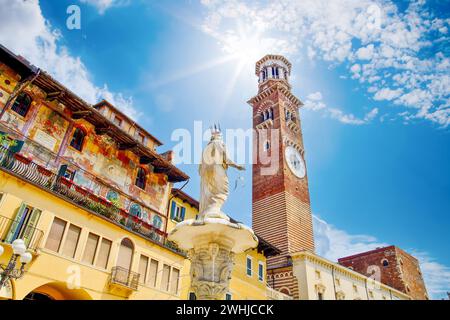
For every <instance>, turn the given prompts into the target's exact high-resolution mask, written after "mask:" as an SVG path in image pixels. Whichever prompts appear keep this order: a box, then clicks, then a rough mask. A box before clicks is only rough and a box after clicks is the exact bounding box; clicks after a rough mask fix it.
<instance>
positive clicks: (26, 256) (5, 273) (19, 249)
mask: <svg viewBox="0 0 450 320" xmlns="http://www.w3.org/2000/svg"><path fill="white" fill-rule="evenodd" d="M11 247H12V250H13V255H12V256H11V258H10V259H9V262H8V264H7V265H0V267H1V268H0V289H1V288H3V286H4V285H5V283H6V282H7V281H9V280H10V279H20V278H22V277H23V275H24V273H25V265H26V264H27V263H29V262H30V261H31V259H32V258H33V256H32V255H31V253H29V252H27V247H26V246H25V242H24V241H23V240H22V239H16V240H14V241H13V243H12V244H11ZM4 250H5V249H4V248H3V247H2V246H1V245H0V256H1V255H2V254H3V252H4ZM19 258H20V267H19V266H17V263H18V261H19Z"/></svg>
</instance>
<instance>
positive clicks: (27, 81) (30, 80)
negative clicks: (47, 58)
mask: <svg viewBox="0 0 450 320" xmlns="http://www.w3.org/2000/svg"><path fill="white" fill-rule="evenodd" d="M40 74H41V69H37V71H36V73H35V74H33V75H30V76H29V77H27V78H26V79H24V80H23V81H21V82H19V83H17V85H16V87H15V88H14V91H13V92H12V93H11V95H10V96H9V98H8V101H7V102H6V103H5V106H4V107H3V109H2V111H1V112H0V119H1V118H2V117H3V115H4V114H5V112H6V110H8V108H9V107H10V106H11V104H12V103H13V102H14V101H15V100H16V97H17V96H18V95H19V93H21V92H22V91H23V89H24V88H25V87H26V86H28V85H29V84H31V83H33V81H34V80H36V78H37V77H38V76H39V75H40Z"/></svg>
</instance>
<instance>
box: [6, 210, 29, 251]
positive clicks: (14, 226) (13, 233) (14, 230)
mask: <svg viewBox="0 0 450 320" xmlns="http://www.w3.org/2000/svg"><path fill="white" fill-rule="evenodd" d="M26 208H27V205H26V204H25V203H24V202H22V204H21V205H20V207H19V210H18V211H17V214H16V216H15V218H14V220H13V222H12V223H11V227H10V228H9V232H8V235H7V236H6V240H5V242H6V243H11V242H13V241H14V240H16V237H17V234H18V232H19V230H20V226H21V225H22V222H23V220H24V218H25V213H26Z"/></svg>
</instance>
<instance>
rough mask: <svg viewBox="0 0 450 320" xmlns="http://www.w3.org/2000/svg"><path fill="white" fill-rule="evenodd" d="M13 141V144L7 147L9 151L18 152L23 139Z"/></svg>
mask: <svg viewBox="0 0 450 320" xmlns="http://www.w3.org/2000/svg"><path fill="white" fill-rule="evenodd" d="M15 142H16V143H15V145H13V146H11V147H9V151H10V152H11V153H17V152H19V151H20V150H22V147H23V144H24V141H20V140H15Z"/></svg>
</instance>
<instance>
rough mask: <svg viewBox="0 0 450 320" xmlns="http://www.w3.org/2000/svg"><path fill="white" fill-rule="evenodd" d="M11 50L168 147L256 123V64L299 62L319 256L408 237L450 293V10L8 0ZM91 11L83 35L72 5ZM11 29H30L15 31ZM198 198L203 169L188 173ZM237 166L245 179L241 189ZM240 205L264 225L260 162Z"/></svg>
mask: <svg viewBox="0 0 450 320" xmlns="http://www.w3.org/2000/svg"><path fill="white" fill-rule="evenodd" d="M0 4H1V7H2V8H9V9H10V12H11V14H10V15H9V16H8V17H7V18H6V19H2V21H1V22H0V42H1V43H2V44H4V45H6V46H8V47H9V48H11V49H12V50H14V51H15V52H17V53H20V54H22V55H24V56H25V57H27V58H28V59H29V60H30V61H31V62H32V63H34V64H36V65H37V66H39V67H42V68H43V69H45V70H48V71H49V72H50V73H52V74H53V75H55V77H56V78H57V79H59V80H60V81H62V82H63V83H65V84H66V85H67V86H68V87H69V88H71V89H73V91H75V92H77V93H78V94H79V95H80V96H82V97H83V98H85V99H86V100H87V101H88V102H92V103H93V102H96V101H98V100H99V99H100V98H102V97H104V98H107V99H108V100H110V101H111V102H113V103H114V104H116V105H117V106H118V107H120V108H122V109H123V110H124V111H125V112H127V113H128V114H129V115H130V116H132V117H134V118H135V119H136V120H138V121H139V122H140V123H141V124H142V125H143V126H144V127H145V128H146V129H147V130H148V131H149V132H151V133H152V134H154V135H155V136H156V137H158V138H159V139H160V140H162V141H163V142H164V143H165V144H164V146H162V147H161V149H159V151H160V152H163V151H166V150H168V149H170V148H172V147H173V146H174V145H175V142H173V141H171V134H172V132H173V130H175V129H177V128H186V129H188V130H192V129H193V123H194V121H196V120H201V121H203V122H204V126H205V129H206V127H207V126H209V125H210V124H212V123H213V122H220V124H221V126H222V128H243V129H248V128H250V127H251V109H250V106H249V105H247V104H246V101H247V100H248V99H249V98H251V97H252V96H253V95H254V94H255V93H256V90H257V82H256V78H255V76H254V62H255V61H256V60H257V59H258V58H260V57H262V56H263V55H264V54H266V53H281V54H284V55H285V56H286V57H288V59H290V61H291V62H292V63H293V75H292V78H291V84H292V86H293V91H294V93H295V94H296V95H297V96H298V97H299V98H300V99H301V100H302V101H303V102H304V103H305V106H304V107H303V109H302V111H301V120H302V127H303V134H304V142H305V148H306V162H307V167H308V176H309V183H310V192H311V203H312V210H313V212H314V214H315V216H316V218H315V227H316V230H315V231H316V238H317V242H318V252H319V253H320V254H322V255H324V256H325V257H327V258H330V259H333V260H335V259H336V258H337V257H339V256H344V255H347V254H351V253H356V252H359V251H363V250H367V249H371V248H374V247H377V246H380V245H384V244H395V245H398V246H399V247H401V248H403V249H405V250H407V251H409V252H411V253H413V254H415V255H416V256H418V257H419V258H420V260H421V262H422V269H424V274H425V276H426V278H427V279H426V280H427V285H428V289H429V291H430V293H431V294H432V296H433V297H435V298H439V297H443V296H444V293H445V290H450V268H449V267H448V266H450V255H449V254H448V246H449V243H450V236H449V229H450V217H449V213H450V196H449V195H450V166H449V163H450V148H449V143H450V132H449V128H450V108H449V91H450V90H449V89H450V76H449V69H450V60H449V54H450V52H449V51H450V46H449V44H448V40H449V38H448V34H449V30H448V29H449V27H450V26H449V24H450V20H449V14H448V13H449V12H450V10H449V4H448V2H446V1H437V0H436V1H415V2H409V1H398V2H391V1H374V0H364V1H358V2H356V1H348V0H341V1H304V2H298V1H294V0H283V1H280V2H276V3H275V2H269V1H239V0H236V1H213V0H209V1H207V0H203V1H194V0H192V1H139V0H138V1H125V0H124V1H122V0H81V1H74V0H72V1H48V0H46V1H44V0H42V1H40V2H38V1H32V0H29V1H26V2H22V1H20V0H16V1H7V0H0ZM71 4H77V5H78V6H79V7H80V8H81V29H80V30H69V29H68V28H67V27H66V19H67V17H68V15H67V14H66V9H67V7H68V6H69V5H71ZM11 30H15V31H14V32H11ZM180 167H181V168H182V169H183V170H185V171H186V172H187V173H188V174H189V175H190V176H191V177H192V179H191V181H190V183H189V184H188V186H187V187H186V190H187V191H188V192H189V193H191V194H192V195H193V196H195V197H197V196H198V189H199V179H198V176H197V167H196V165H180ZM238 176H239V174H238V173H236V172H232V173H230V180H231V181H232V184H233V182H234V181H235V180H236V179H237V177H238ZM243 176H244V185H243V186H240V187H238V189H237V190H235V191H232V192H231V194H230V197H229V201H228V203H227V204H226V207H225V211H226V212H227V213H229V214H231V215H232V216H234V217H235V218H237V219H239V220H241V221H243V222H245V223H247V224H250V222H251V174H250V167H249V166H248V165H247V171H246V173H244V174H243Z"/></svg>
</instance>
